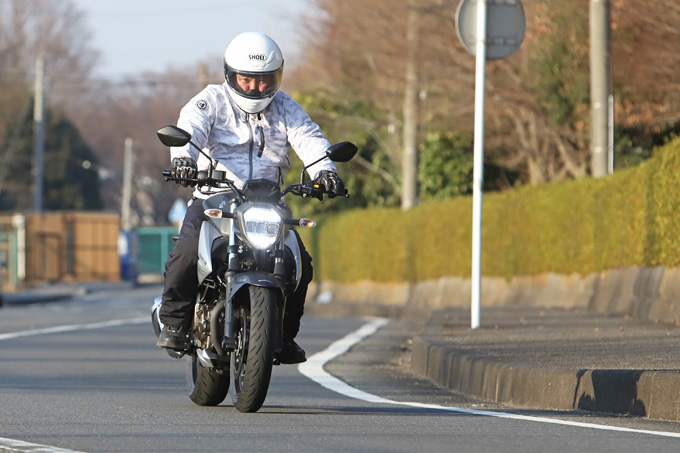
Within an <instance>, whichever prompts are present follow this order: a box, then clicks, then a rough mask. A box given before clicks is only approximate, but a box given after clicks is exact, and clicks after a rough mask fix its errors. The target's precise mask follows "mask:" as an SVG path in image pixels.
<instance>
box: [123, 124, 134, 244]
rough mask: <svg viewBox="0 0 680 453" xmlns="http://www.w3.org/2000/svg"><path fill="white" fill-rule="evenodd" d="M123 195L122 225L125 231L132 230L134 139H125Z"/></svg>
mask: <svg viewBox="0 0 680 453" xmlns="http://www.w3.org/2000/svg"><path fill="white" fill-rule="evenodd" d="M123 159H124V160H123V196H122V201H121V207H120V224H121V225H120V226H121V229H122V230H123V231H130V229H131V228H132V220H131V215H130V198H131V195H132V139H131V138H129V137H128V138H126V139H125V154H124V157H123Z"/></svg>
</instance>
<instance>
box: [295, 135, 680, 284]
mask: <svg viewBox="0 0 680 453" xmlns="http://www.w3.org/2000/svg"><path fill="white" fill-rule="evenodd" d="M679 210H680V139H676V140H675V141H673V142H671V143H669V144H668V145H666V146H664V147H663V148H659V149H657V150H656V151H655V157H654V158H652V159H650V160H648V161H647V162H645V163H643V164H641V165H640V166H637V167H634V168H630V169H626V170H621V171H618V172H616V173H615V174H613V175H611V176H607V177H604V178H599V179H592V178H584V179H579V180H572V181H564V182H559V183H552V184H543V185H538V186H525V187H521V188H518V189H515V190H512V191H509V192H504V193H489V194H485V195H484V205H483V214H482V217H483V228H482V273H483V274H484V275H487V276H503V277H506V278H510V277H512V276H515V275H534V274H538V273H542V272H557V273H562V274H569V273H580V274H587V273H590V272H594V271H598V270H605V269H612V268H618V267H626V266H635V265H639V266H657V265H659V266H666V267H675V266H677V265H678V264H680V213H679ZM471 229H472V198H471V197H457V198H453V199H450V200H445V201H442V202H432V203H428V204H424V205H422V206H419V207H418V208H415V209H412V210H410V211H407V212H403V211H401V210H399V209H365V210H353V211H349V212H345V213H342V214H339V215H334V216H331V217H328V218H325V219H322V221H320V225H319V227H318V228H316V229H314V230H309V231H307V232H305V233H304V234H303V238H304V240H305V242H306V243H307V246H308V248H310V252H311V253H312V256H314V257H315V273H316V275H315V276H316V278H317V280H331V281H338V282H352V281H358V280H373V281H379V282H388V281H412V282H415V281H422V280H427V279H436V278H439V277H442V276H462V277H468V276H469V275H470V267H471V265H470V262H471V241H472V239H471V238H472V233H471Z"/></svg>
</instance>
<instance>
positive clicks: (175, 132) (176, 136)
mask: <svg viewBox="0 0 680 453" xmlns="http://www.w3.org/2000/svg"><path fill="white" fill-rule="evenodd" d="M156 134H157V135H158V138H160V139H161V143H163V144H164V145H165V146H184V145H186V144H187V143H189V140H191V134H190V133H188V132H187V131H185V130H184V129H180V128H179V127H177V126H165V127H162V128H160V129H158V132H156Z"/></svg>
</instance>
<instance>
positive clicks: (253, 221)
mask: <svg viewBox="0 0 680 453" xmlns="http://www.w3.org/2000/svg"><path fill="white" fill-rule="evenodd" d="M282 221H283V219H282V218H281V215H280V214H279V213H278V212H277V211H276V210H275V209H272V208H270V207H262V206H253V207H251V208H249V209H248V210H246V211H245V212H244V213H243V228H244V233H245V235H246V239H248V242H250V243H251V244H252V245H253V246H254V247H256V248H258V249H267V248H269V247H271V246H272V244H274V242H276V240H277V239H278V238H279V234H280V232H281V226H282Z"/></svg>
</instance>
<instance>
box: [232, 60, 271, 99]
mask: <svg viewBox="0 0 680 453" xmlns="http://www.w3.org/2000/svg"><path fill="white" fill-rule="evenodd" d="M282 76H283V67H281V68H279V69H278V70H276V71H272V72H244V71H236V70H235V69H233V68H230V67H227V74H226V79H227V83H228V84H229V86H230V87H231V88H233V89H234V91H236V92H237V93H238V94H240V95H241V96H243V97H246V98H248V99H263V98H268V97H270V96H273V95H274V93H276V92H277V91H278V89H279V86H280V85H281V78H282Z"/></svg>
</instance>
